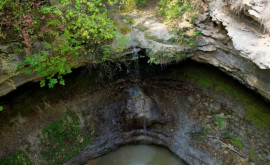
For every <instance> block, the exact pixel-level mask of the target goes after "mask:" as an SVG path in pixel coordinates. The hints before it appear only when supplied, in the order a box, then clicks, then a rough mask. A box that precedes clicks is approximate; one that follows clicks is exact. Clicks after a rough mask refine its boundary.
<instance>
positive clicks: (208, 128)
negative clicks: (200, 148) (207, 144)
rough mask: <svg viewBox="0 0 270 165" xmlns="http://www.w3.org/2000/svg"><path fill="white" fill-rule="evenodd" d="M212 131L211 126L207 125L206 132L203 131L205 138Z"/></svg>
mask: <svg viewBox="0 0 270 165" xmlns="http://www.w3.org/2000/svg"><path fill="white" fill-rule="evenodd" d="M210 129H211V127H210V126H209V125H206V126H205V127H204V130H203V135H204V136H207V135H208V133H209V130H210Z"/></svg>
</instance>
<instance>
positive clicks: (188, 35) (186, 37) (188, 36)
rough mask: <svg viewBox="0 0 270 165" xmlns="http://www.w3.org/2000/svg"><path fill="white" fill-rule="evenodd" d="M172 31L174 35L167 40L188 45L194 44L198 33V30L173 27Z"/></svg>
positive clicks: (171, 42)
mask: <svg viewBox="0 0 270 165" xmlns="http://www.w3.org/2000/svg"><path fill="white" fill-rule="evenodd" d="M172 33H173V34H174V35H175V37H174V38H171V39H170V40H169V43H170V44H173V43H176V44H179V45H186V46H190V47H192V46H194V45H195V44H196V40H197V38H198V35H199V34H200V32H199V31H193V30H188V29H173V30H172Z"/></svg>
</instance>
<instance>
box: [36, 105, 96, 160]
mask: <svg viewBox="0 0 270 165" xmlns="http://www.w3.org/2000/svg"><path fill="white" fill-rule="evenodd" d="M79 120H80V119H79V117H78V116H77V115H76V113H75V112H72V111H70V110H68V111H67V112H66V115H65V116H64V118H63V120H56V121H54V122H52V123H51V124H49V125H48V126H47V127H45V128H44V129H43V131H42V136H41V138H40V140H41V147H42V150H41V153H40V154H41V155H42V157H43V158H44V159H45V160H46V161H47V162H48V163H49V164H62V163H63V162H64V161H66V160H68V159H69V158H71V157H73V156H75V155H76V154H78V152H79V151H81V150H82V149H84V147H86V146H87V145H89V144H91V142H90V141H89V137H90V133H89V132H84V131H83V130H81V128H80V123H79Z"/></svg>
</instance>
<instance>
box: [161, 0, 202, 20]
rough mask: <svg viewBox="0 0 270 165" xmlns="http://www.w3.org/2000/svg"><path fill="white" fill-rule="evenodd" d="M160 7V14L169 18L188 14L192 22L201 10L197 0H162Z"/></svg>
mask: <svg viewBox="0 0 270 165" xmlns="http://www.w3.org/2000/svg"><path fill="white" fill-rule="evenodd" d="M159 7H160V9H159V15H162V16H165V17H166V19H167V20H173V19H175V18H178V17H182V16H183V15H184V14H187V16H188V17H189V18H190V22H193V21H194V19H195V18H196V17H197V15H198V11H199V4H198V2H197V0H161V1H160V2H159Z"/></svg>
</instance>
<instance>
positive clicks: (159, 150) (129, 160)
mask: <svg viewBox="0 0 270 165" xmlns="http://www.w3.org/2000/svg"><path fill="white" fill-rule="evenodd" d="M86 165H186V163H185V162H184V161H182V160H181V159H179V158H178V157H177V156H175V155H174V154H172V153H171V152H170V151H169V150H168V149H166V148H163V147H158V146H154V145H128V146H124V147H121V148H119V149H117V150H115V151H113V152H110V153H108V154H107V155H104V156H102V157H100V158H98V159H96V160H91V161H89V162H88V163H87V164H86Z"/></svg>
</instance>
